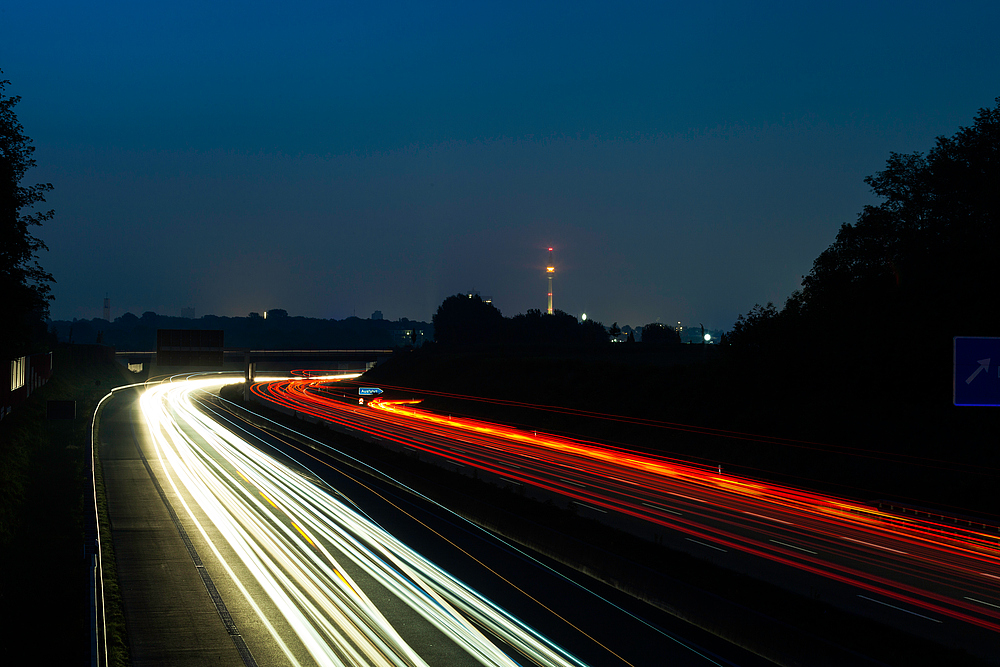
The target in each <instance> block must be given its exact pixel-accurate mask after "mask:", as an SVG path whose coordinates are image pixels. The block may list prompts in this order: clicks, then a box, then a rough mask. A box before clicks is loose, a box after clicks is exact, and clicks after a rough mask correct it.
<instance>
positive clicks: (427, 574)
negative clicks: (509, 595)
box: [140, 378, 583, 667]
mask: <svg viewBox="0 0 1000 667" xmlns="http://www.w3.org/2000/svg"><path fill="white" fill-rule="evenodd" d="M226 381H227V380H224V379H219V378H207V379H197V380H188V381H184V382H176V383H168V384H162V385H158V386H155V387H152V388H150V389H148V390H146V391H145V392H144V393H143V395H142V397H141V399H140V406H141V410H142V414H143V416H144V417H145V420H146V423H147V426H148V430H149V434H150V436H151V438H152V440H153V443H154V445H155V450H156V452H157V455H158V457H159V462H160V464H161V465H162V468H163V472H164V475H165V476H166V479H167V480H168V484H169V486H171V487H172V488H173V489H174V491H175V492H176V493H177V497H178V498H179V499H180V502H181V504H182V505H183V507H184V511H185V512H186V513H187V514H188V516H189V518H190V519H191V521H193V522H194V523H195V525H196V526H197V530H198V531H199V532H200V533H201V535H202V537H203V538H204V539H205V540H206V541H207V542H208V544H209V547H210V549H211V550H212V551H213V553H214V554H215V556H216V557H217V558H218V559H219V561H220V562H221V563H222V566H223V568H224V569H225V570H226V571H227V573H228V574H229V576H230V577H232V579H233V582H234V584H235V586H236V587H237V588H238V589H239V590H241V591H243V594H244V595H245V596H246V598H247V601H248V603H249V604H250V606H251V607H252V608H253V609H254V611H255V613H256V614H258V616H259V617H260V620H261V622H262V624H263V625H264V626H265V627H266V628H267V630H268V632H269V633H270V634H271V636H272V637H273V639H274V640H275V644H276V645H277V646H278V647H279V649H280V651H281V652H282V653H283V654H284V655H285V657H286V658H287V659H288V660H289V662H290V663H291V664H295V665H297V664H299V662H298V661H297V660H296V658H295V651H294V650H292V648H291V645H292V644H293V643H296V644H297V645H300V646H301V647H304V649H305V651H306V652H307V653H308V654H309V656H310V657H311V658H312V660H313V661H315V663H316V664H321V665H351V666H354V665H375V666H379V667H382V666H385V667H397V666H404V665H406V666H421V665H426V664H427V662H426V661H425V659H424V658H422V657H421V655H420V654H419V651H418V650H417V649H415V648H414V647H411V646H410V645H408V644H407V642H406V641H404V639H403V638H402V637H401V636H400V633H399V632H398V631H397V629H396V628H394V627H393V625H392V623H391V622H390V620H389V619H387V618H386V617H385V615H384V614H383V613H382V612H381V611H380V609H379V607H378V605H377V604H376V603H375V602H373V600H372V598H371V597H370V593H369V592H366V590H365V585H362V584H361V583H359V581H358V579H357V576H351V575H350V574H349V572H348V570H350V571H354V572H359V571H360V572H362V573H364V575H365V577H367V578H370V579H371V580H372V581H375V582H378V584H379V585H380V586H381V587H383V588H384V590H386V591H389V592H390V593H391V594H392V595H394V596H396V598H398V599H399V600H401V601H403V602H404V603H405V604H406V605H407V606H408V607H409V608H411V609H412V610H413V611H414V612H416V613H417V614H419V615H420V617H422V618H423V619H425V620H426V621H427V622H428V623H429V624H430V625H432V626H433V627H435V628H437V629H438V630H439V631H440V632H441V633H443V634H444V635H445V636H446V637H447V638H448V639H449V640H450V641H452V642H454V643H455V644H456V645H457V646H459V647H461V649H462V650H464V651H465V652H466V653H467V654H468V655H470V656H472V657H473V658H474V659H475V660H476V661H478V662H480V663H481V664H483V665H507V666H514V665H518V664H523V663H522V662H521V661H522V660H525V659H526V660H528V661H530V663H532V664H536V665H545V666H553V667H556V666H558V667H571V666H577V665H582V664H583V663H582V662H580V661H579V660H578V659H576V658H575V657H574V656H572V655H571V654H569V653H568V652H567V651H565V650H563V649H562V648H560V647H558V646H556V645H555V644H554V643H552V642H551V641H549V640H547V639H546V638H545V637H543V636H541V635H540V634H539V633H537V632H535V631H534V630H532V629H531V628H529V627H528V626H527V625H525V624H524V623H522V622H520V621H519V620H518V619H516V618H514V617H513V616H511V615H510V614H508V613H506V612H505V611H504V610H503V609H501V608H499V607H498V606H497V605H495V604H493V603H492V602H490V601H489V600H488V599H486V598H485V597H483V596H482V595H480V594H478V593H476V592H475V591H474V590H472V589H471V588H469V587H468V586H466V585H464V584H463V583H462V582H460V581H458V580H457V579H456V578H454V577H452V576H451V575H449V574H448V573H447V572H445V571H444V570H443V569H441V568H439V567H438V566H436V565H435V564H433V563H431V562H429V561H427V560H426V559H424V558H423V557H421V556H420V554H418V553H416V552H415V551H413V550H412V549H410V548H409V547H407V546H406V545H405V544H403V543H401V542H400V541H399V540H397V539H396V538H394V537H393V536H392V535H391V534H389V533H388V532H386V531H385V530H383V529H382V528H381V527H379V526H378V525H376V524H375V523H373V522H372V521H370V520H368V519H367V518H366V517H364V516H362V515H361V514H359V513H358V512H357V511H356V510H355V509H353V508H352V507H350V506H349V505H348V504H346V503H345V502H343V501H342V500H340V499H338V498H336V497H335V496H334V495H332V494H331V493H329V492H328V491H327V490H324V489H322V488H320V487H318V486H317V485H316V484H315V483H313V482H312V481H309V480H307V479H306V478H305V477H304V476H303V475H302V474H300V473H299V472H296V471H295V470H293V469H292V468H289V467H288V466H286V465H284V464H282V463H280V462H277V461H276V460H275V459H273V458H271V457H270V456H268V455H267V454H265V453H264V452H262V451H261V450H260V449H258V448H256V447H254V446H252V445H251V444H249V443H248V442H246V441H245V440H244V439H243V438H241V437H240V436H238V435H237V434H235V433H234V432H232V431H230V430H228V429H226V428H224V427H222V426H221V425H219V424H218V423H217V422H215V421H213V420H212V419H210V418H209V417H208V416H206V415H205V414H204V413H203V412H202V411H200V410H199V409H198V408H197V407H196V406H195V404H194V402H193V401H192V393H193V392H196V391H198V390H199V389H203V388H206V387H208V386H212V385H215V386H217V385H219V384H222V383H224V382H226ZM200 517H204V520H203V519H202V518H200ZM208 524H210V525H208ZM226 554H235V556H236V560H235V561H234V562H229V561H231V560H232V557H231V556H230V557H229V560H227V556H226ZM348 564H350V567H346V565H348ZM251 588H259V589H261V590H263V591H265V592H266V594H267V597H268V599H269V600H270V603H271V605H273V607H272V606H268V609H272V608H273V609H275V610H277V612H273V611H271V612H269V611H265V609H264V607H265V605H262V604H258V602H257V601H255V600H254V599H253V596H252V594H251V593H250V592H249V590H250V589H251ZM380 594H382V591H381V589H380ZM275 613H277V614H278V615H280V618H275V617H274V614H275ZM269 614H271V616H270V617H269ZM279 626H280V627H285V626H287V627H290V628H291V629H292V631H293V633H294V636H293V637H290V636H287V635H284V634H283V633H282V631H281V630H280V629H279ZM488 634H492V635H494V636H496V637H499V638H500V639H501V640H502V642H504V643H505V644H506V646H507V647H513V649H515V650H516V651H517V653H519V654H520V656H519V657H518V658H517V659H515V658H514V657H513V656H511V655H508V654H507V653H505V652H504V648H503V647H502V646H498V645H497V644H495V643H494V642H492V641H491V640H490V639H489V637H488V636H487V635H488ZM508 650H509V649H508Z"/></svg>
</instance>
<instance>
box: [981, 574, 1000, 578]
mask: <svg viewBox="0 0 1000 667" xmlns="http://www.w3.org/2000/svg"><path fill="white" fill-rule="evenodd" d="M979 574H981V575H983V576H984V577H990V578H991V579H1000V577H998V576H997V575H995V574H990V573H988V572H980V573H979Z"/></svg>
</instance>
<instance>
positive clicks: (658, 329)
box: [642, 322, 681, 345]
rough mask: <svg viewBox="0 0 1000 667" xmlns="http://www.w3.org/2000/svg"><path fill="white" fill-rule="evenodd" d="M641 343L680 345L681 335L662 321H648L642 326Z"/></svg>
mask: <svg viewBox="0 0 1000 667" xmlns="http://www.w3.org/2000/svg"><path fill="white" fill-rule="evenodd" d="M642 344H643V345H680V344H681V336H680V334H678V333H677V332H676V331H674V330H673V329H672V328H671V327H668V326H666V325H665V324H663V323H662V322H650V323H649V324H647V325H646V326H644V327H643V328H642Z"/></svg>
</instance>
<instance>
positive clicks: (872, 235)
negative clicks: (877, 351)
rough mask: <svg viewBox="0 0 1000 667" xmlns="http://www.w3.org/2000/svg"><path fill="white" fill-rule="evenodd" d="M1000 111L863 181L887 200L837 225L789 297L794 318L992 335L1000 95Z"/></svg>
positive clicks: (999, 238) (998, 243) (896, 157)
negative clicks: (945, 327)
mask: <svg viewBox="0 0 1000 667" xmlns="http://www.w3.org/2000/svg"><path fill="white" fill-rule="evenodd" d="M996 104H997V107H996V108H993V109H981V110H980V111H979V113H978V115H977V116H976V119H975V122H974V123H973V125H972V126H971V127H963V128H960V129H959V131H958V132H957V133H956V134H955V135H954V136H953V137H950V138H948V137H939V138H938V139H937V140H936V143H935V146H934V147H933V148H932V149H931V150H930V151H929V152H928V154H927V155H926V156H924V155H922V154H921V153H912V154H909V155H902V154H898V153H892V154H891V155H890V157H889V160H888V161H887V163H886V168H885V169H884V170H883V171H880V172H878V173H877V174H875V175H873V176H869V177H868V178H866V179H865V182H866V183H868V185H870V186H871V188H872V191H873V192H874V193H875V194H876V195H878V196H879V197H881V198H882V199H883V200H884V201H883V202H882V203H880V204H878V205H875V206H866V207H865V208H864V210H863V211H862V212H861V214H860V215H859V216H858V220H857V222H856V223H855V224H853V225H851V224H845V225H843V226H841V228H840V231H839V232H838V234H837V237H836V240H835V241H834V242H833V244H832V245H831V246H830V247H829V248H827V249H826V250H825V251H824V252H823V253H822V254H821V255H820V256H819V257H817V258H816V261H815V262H814V264H813V268H812V271H811V272H810V273H809V275H808V276H806V277H805V278H804V279H803V282H802V289H801V290H800V291H798V292H796V293H794V294H793V295H792V296H791V297H790V298H789V302H788V303H787V304H786V310H787V311H788V312H789V314H793V315H796V316H802V317H809V318H812V319H814V320H820V321H824V322H829V321H831V320H833V319H837V318H843V317H847V316H851V317H864V318H867V319H868V320H869V321H871V322H873V323H879V322H888V321H896V322H898V321H901V320H903V321H907V322H913V321H914V320H923V321H943V322H948V323H949V325H950V326H955V327H960V328H965V329H966V330H968V331H969V332H970V333H971V332H972V331H984V332H985V331H987V330H993V331H994V333H995V327H996V325H997V323H998V320H1000V314H998V312H997V309H996V308H992V307H986V306H985V304H983V303H982V301H981V300H982V298H983V297H984V296H986V295H995V294H997V293H998V292H997V291H998V289H1000V272H998V271H996V269H995V262H996V253H997V248H998V247H1000V227H998V223H1000V97H998V98H997V99H996Z"/></svg>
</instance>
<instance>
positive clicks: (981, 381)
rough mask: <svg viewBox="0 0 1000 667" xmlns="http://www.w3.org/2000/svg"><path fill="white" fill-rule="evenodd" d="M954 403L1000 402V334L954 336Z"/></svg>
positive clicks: (997, 403)
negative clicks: (993, 336)
mask: <svg viewBox="0 0 1000 667" xmlns="http://www.w3.org/2000/svg"><path fill="white" fill-rule="evenodd" d="M952 383H953V384H952V386H953V388H954V389H953V392H952V396H953V402H954V403H955V405H1000V338H979V337H974V336H955V373H954V376H953V378H952Z"/></svg>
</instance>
